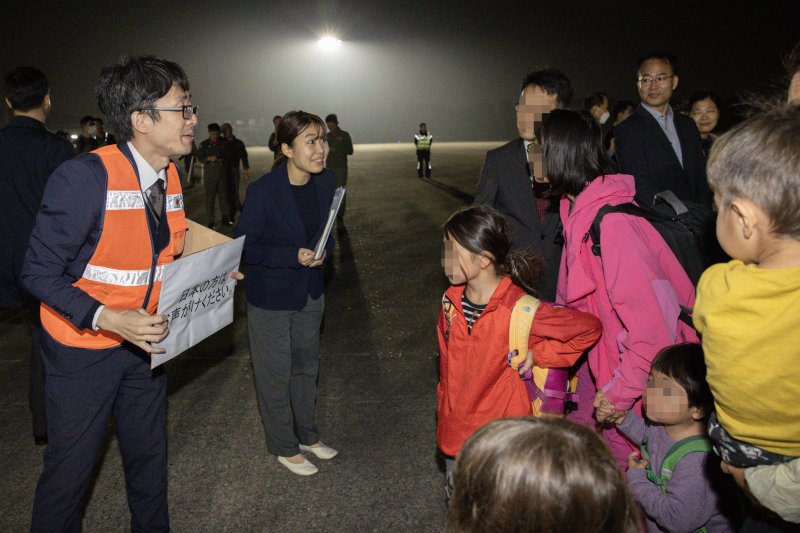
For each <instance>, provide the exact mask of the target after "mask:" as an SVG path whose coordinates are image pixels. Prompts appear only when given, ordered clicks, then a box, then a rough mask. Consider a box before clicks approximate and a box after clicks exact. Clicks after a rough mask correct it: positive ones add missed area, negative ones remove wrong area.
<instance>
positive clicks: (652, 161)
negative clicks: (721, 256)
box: [615, 104, 711, 207]
mask: <svg viewBox="0 0 800 533" xmlns="http://www.w3.org/2000/svg"><path fill="white" fill-rule="evenodd" d="M673 117H674V121H675V130H676V131H677V132H678V139H679V140H680V143H681V152H682V155H683V166H681V164H680V161H678V156H676V155H675V151H674V150H673V149H672V145H671V144H670V142H669V139H667V135H666V134H665V133H664V131H663V130H662V129H661V126H660V125H659V124H658V121H657V120H656V119H655V118H654V117H653V115H651V114H650V113H648V112H647V110H646V109H644V107H642V104H639V105H638V106H637V107H636V111H635V112H634V113H633V114H632V115H631V116H630V117H628V118H627V119H626V120H624V121H623V122H622V123H620V124H619V125H618V126H617V127H616V128H615V138H616V140H617V141H616V142H617V160H618V162H619V168H620V171H621V172H622V173H624V174H631V175H633V177H634V179H635V180H636V201H637V202H639V203H640V204H642V205H652V204H653V196H654V195H655V194H656V193H659V192H661V191H664V190H671V191H672V192H674V193H675V194H676V195H677V196H678V198H680V199H681V200H691V201H694V202H697V203H700V204H703V205H705V206H709V207H710V206H711V191H710V189H709V188H708V181H707V180H706V158H705V156H704V155H703V147H702V144H701V141H700V133H699V132H698V131H697V126H696V125H695V123H694V120H692V119H691V118H689V117H687V116H685V115H681V114H680V113H674V112H673Z"/></svg>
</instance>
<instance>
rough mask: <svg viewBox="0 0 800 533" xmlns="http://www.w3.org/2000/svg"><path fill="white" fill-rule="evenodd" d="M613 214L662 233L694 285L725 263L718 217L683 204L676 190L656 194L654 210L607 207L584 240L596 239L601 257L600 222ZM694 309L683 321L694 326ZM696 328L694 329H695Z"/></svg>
mask: <svg viewBox="0 0 800 533" xmlns="http://www.w3.org/2000/svg"><path fill="white" fill-rule="evenodd" d="M609 213H624V214H626V215H631V216H636V217H642V218H644V219H646V220H647V221H648V222H650V224H651V225H652V226H653V227H654V228H655V229H656V230H657V231H658V233H660V234H661V236H662V237H663V238H664V241H665V242H666V243H667V246H669V247H670V249H671V250H672V253H674V254H675V258H676V259H677V260H678V262H679V263H680V264H681V266H682V267H683V269H684V270H685V271H686V274H687V275H688V276H689V279H690V280H691V281H692V284H693V285H695V286H697V282H698V280H699V279H700V275H701V274H702V273H703V271H704V270H705V269H706V268H708V267H709V266H711V265H712V264H713V263H716V262H719V261H722V260H724V257H725V254H724V252H722V249H721V248H720V247H719V244H718V242H717V238H716V234H715V228H714V226H715V218H716V217H715V216H714V213H713V212H712V211H711V209H708V208H706V207H705V206H702V205H700V204H697V203H693V202H682V201H681V200H679V199H678V197H677V196H675V195H674V194H673V193H672V191H663V192H660V193H658V194H657V195H656V198H655V205H654V206H653V207H641V206H638V205H636V204H633V203H626V204H618V205H606V206H603V207H601V208H600V210H599V211H598V212H597V215H596V216H595V217H594V221H592V226H591V228H590V229H589V233H587V234H586V237H584V238H590V239H592V253H593V254H594V255H596V256H600V254H601V250H600V223H601V222H602V221H603V218H604V217H605V216H606V215H608V214H609ZM689 315H691V309H683V313H682V316H681V320H683V321H684V322H686V323H687V324H689V325H690V326H691V325H692V323H691V319H690V318H689ZM692 327H693V326H692Z"/></svg>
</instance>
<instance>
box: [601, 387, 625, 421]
mask: <svg viewBox="0 0 800 533" xmlns="http://www.w3.org/2000/svg"><path fill="white" fill-rule="evenodd" d="M594 408H595V414H594V416H595V418H596V419H597V421H598V422H600V423H601V424H605V423H613V424H619V423H621V422H622V421H623V420H625V415H626V414H627V411H618V410H617V409H616V408H615V407H614V404H612V403H611V402H610V401H608V398H606V395H605V394H603V391H597V394H596V395H595V397H594Z"/></svg>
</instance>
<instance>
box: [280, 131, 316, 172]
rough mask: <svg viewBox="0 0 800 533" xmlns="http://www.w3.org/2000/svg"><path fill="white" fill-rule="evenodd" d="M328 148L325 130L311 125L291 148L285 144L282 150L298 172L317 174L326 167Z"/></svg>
mask: <svg viewBox="0 0 800 533" xmlns="http://www.w3.org/2000/svg"><path fill="white" fill-rule="evenodd" d="M326 147H327V143H326V142H325V130H324V129H323V128H320V127H319V126H315V125H314V124H311V125H309V126H306V128H305V129H304V130H302V131H301V132H300V134H299V135H298V136H297V137H295V138H294V140H293V141H292V145H291V146H289V145H288V144H286V143H283V144H282V145H281V150H282V151H283V155H285V156H286V158H287V159H288V160H289V164H290V165H292V166H294V167H295V168H296V169H297V170H300V171H301V172H304V173H309V174H317V173H319V172H322V169H323V168H324V167H325V154H326V150H327V148H326Z"/></svg>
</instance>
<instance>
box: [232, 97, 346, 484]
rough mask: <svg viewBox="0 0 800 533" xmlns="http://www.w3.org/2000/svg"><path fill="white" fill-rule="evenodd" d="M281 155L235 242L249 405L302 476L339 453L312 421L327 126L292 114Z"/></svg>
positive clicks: (250, 199) (329, 178) (251, 196)
mask: <svg viewBox="0 0 800 533" xmlns="http://www.w3.org/2000/svg"><path fill="white" fill-rule="evenodd" d="M277 138H278V143H279V146H280V149H281V154H280V155H279V156H278V159H276V161H275V164H274V166H273V168H272V172H270V173H269V174H266V175H264V176H262V177H261V178H260V179H259V180H258V181H255V182H254V183H253V184H251V185H250V186H249V187H248V189H247V197H246V199H245V203H244V207H243V209H242V216H241V218H240V220H239V225H238V226H237V228H236V232H235V234H236V236H237V237H238V236H240V235H244V236H245V241H244V254H243V258H242V260H243V262H244V263H245V264H246V265H247V266H248V277H247V288H246V294H247V314H248V329H249V334H250V353H251V359H252V362H253V371H254V378H255V385H256V397H257V398H258V407H259V410H260V412H261V419H262V422H263V424H264V431H265V433H266V438H267V450H268V451H269V452H270V453H271V454H273V455H276V456H278V461H279V462H280V463H281V464H282V465H284V466H286V467H287V468H288V469H289V470H291V471H292V472H294V473H295V474H299V475H311V474H315V473H316V472H317V467H316V466H315V465H314V464H313V463H311V462H310V461H309V460H308V459H307V458H306V457H305V456H304V455H302V454H301V453H300V452H301V451H306V452H311V453H313V454H314V455H316V456H317V457H318V458H320V459H331V458H333V457H334V456H335V455H336V454H337V452H336V450H334V449H333V448H331V447H329V446H325V445H324V444H322V443H321V442H320V440H319V431H318V429H317V427H316V424H315V422H314V405H315V403H316V393H317V392H316V387H317V385H316V382H317V372H318V369H319V330H320V325H321V323H322V313H323V310H324V306H325V296H324V284H323V279H322V268H321V267H322V265H323V263H324V262H325V261H326V260H327V258H328V257H330V256H331V254H332V252H333V240H332V239H328V242H327V243H326V245H325V251H324V253H323V255H322V257H321V258H320V259H315V258H314V248H315V247H316V244H317V242H318V241H319V239H320V237H321V235H322V232H323V229H324V227H325V223H326V221H327V218H328V211H329V210H330V207H331V203H332V201H333V193H334V189H335V187H336V176H335V174H334V173H333V172H332V171H330V170H325V169H324V165H325V156H326V155H327V145H326V143H325V123H324V122H323V121H322V119H321V118H320V117H318V116H316V115H312V114H310V113H306V112H304V111H290V112H289V113H287V114H286V115H284V117H283V119H282V120H281V123H280V125H279V126H278V130H277Z"/></svg>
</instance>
